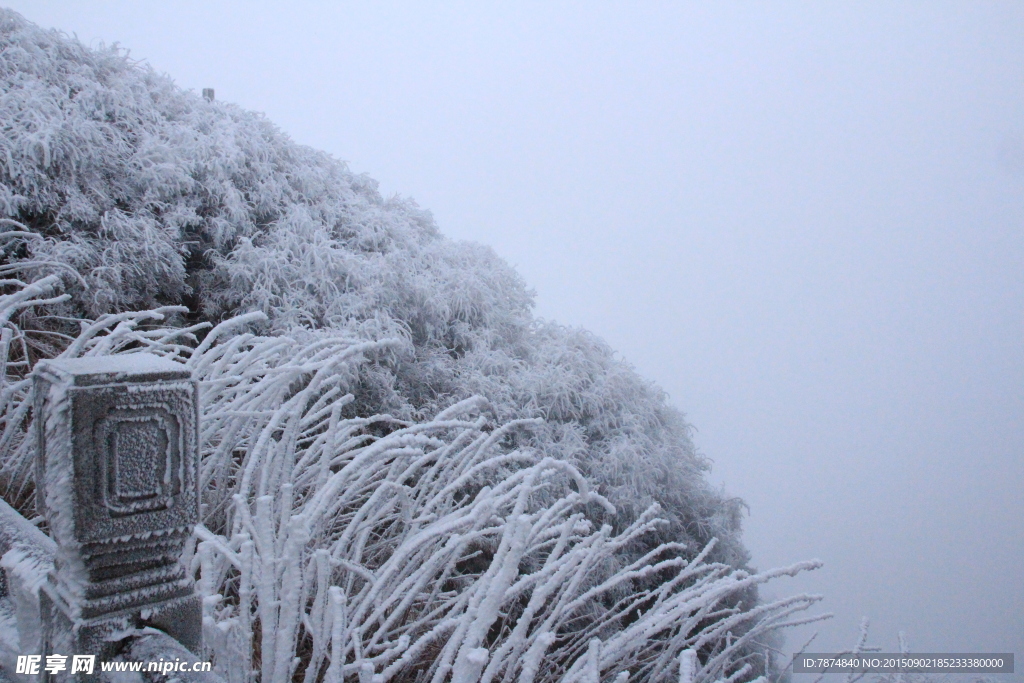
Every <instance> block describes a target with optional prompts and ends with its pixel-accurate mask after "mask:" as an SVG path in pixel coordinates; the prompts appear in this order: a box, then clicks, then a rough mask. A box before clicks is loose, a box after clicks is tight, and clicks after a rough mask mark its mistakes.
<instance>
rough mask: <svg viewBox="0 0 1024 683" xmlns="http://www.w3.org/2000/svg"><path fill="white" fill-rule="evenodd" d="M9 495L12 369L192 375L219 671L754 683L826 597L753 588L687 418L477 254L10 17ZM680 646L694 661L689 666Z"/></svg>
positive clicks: (2, 43) (21, 393) (2, 201)
mask: <svg viewBox="0 0 1024 683" xmlns="http://www.w3.org/2000/svg"><path fill="white" fill-rule="evenodd" d="M0 78H2V79H3V88H2V93H0V124H2V126H3V135H2V136H0V146H2V150H0V209H2V211H3V213H2V216H3V217H4V218H3V219H2V221H0V249H3V258H2V260H0V269H2V273H0V277H2V278H5V279H3V280H2V281H0V285H2V287H3V289H2V294H0V324H2V328H0V363H2V364H3V372H2V373H0V377H2V380H3V386H2V389H0V410H2V423H0V430H2V431H0V494H2V496H3V498H4V499H5V500H7V501H8V502H9V503H11V504H12V505H13V506H15V507H16V508H18V509H19V510H20V511H21V512H22V513H23V514H25V515H26V516H28V517H31V516H33V515H34V511H33V510H34V504H33V499H32V496H33V490H32V478H31V463H32V459H33V457H34V453H33V449H34V444H33V441H32V439H31V438H28V435H29V434H30V432H29V425H30V422H31V419H32V415H31V411H30V400H29V389H30V383H29V379H28V377H29V373H30V371H31V368H32V366H33V365H34V363H35V362H36V361H38V360H39V359H42V358H49V357H56V356H63V357H75V356H95V357H101V356H104V355H109V354H114V353H131V352H133V351H139V350H149V351H151V352H154V353H157V354H160V355H163V356H166V357H168V358H171V359H174V360H177V361H179V362H182V363H185V364H186V365H188V366H189V367H191V368H192V369H193V371H194V372H195V374H196V377H197V378H198V379H199V380H200V386H201V423H200V425H201V450H202V471H201V482H200V483H201V487H202V491H203V497H204V501H203V516H204V522H203V524H202V525H201V526H200V527H199V528H198V529H197V533H196V543H195V544H193V546H191V547H190V548H189V551H188V555H187V557H186V561H187V562H190V563H191V567H192V569H193V570H194V572H195V576H196V577H197V579H198V585H199V588H200V591H201V592H202V594H203V595H204V596H205V603H204V605H205V606H204V613H205V616H204V630H205V633H206V642H207V645H208V647H209V648H210V654H211V655H212V656H213V657H214V661H215V664H216V666H217V669H218V670H219V671H220V672H221V673H222V674H223V675H224V676H225V677H227V678H228V679H230V680H232V681H250V680H254V679H258V680H262V681H265V682H269V681H274V682H281V683H283V682H285V681H289V680H302V681H304V682H306V683H312V682H313V681H319V680H326V681H342V680H359V681H360V682H361V683H369V682H370V681H397V680H410V681H411V680H422V681H428V680H430V681H443V680H451V681H460V682H465V681H498V680H501V681H533V680H536V681H566V682H568V681H596V680H617V681H623V680H626V679H627V678H629V679H630V680H649V681H660V680H672V681H678V680H679V679H680V671H681V668H680V667H681V666H682V668H683V669H684V670H685V671H687V672H689V673H688V676H691V677H692V679H693V680H695V681H708V682H709V683H710V682H711V681H718V680H723V679H724V680H727V681H741V680H749V679H752V678H754V677H757V676H759V675H762V674H769V675H770V674H772V673H773V672H774V673H778V671H777V669H778V667H779V662H777V661H776V655H775V654H774V650H773V649H772V645H773V644H775V645H777V642H778V637H777V629H778V628H779V627H780V626H783V625H785V624H787V623H793V622H799V621H800V620H801V619H806V617H801V615H800V614H799V613H800V612H801V611H802V610H805V609H806V608H807V607H808V606H809V605H811V604H812V603H813V602H814V601H815V599H816V598H814V597H811V596H794V597H791V598H786V599H782V600H778V601H774V602H765V601H762V600H759V598H758V592H757V587H758V586H759V585H760V584H762V583H764V582H765V581H767V580H769V579H771V578H772V577H774V576H778V575H780V574H793V573H795V572H797V571H800V570H803V569H807V568H812V567H813V566H815V564H814V563H803V564H799V565H794V566H793V567H789V568H785V569H780V570H775V571H769V572H758V571H755V570H753V569H751V568H749V567H747V566H746V565H747V559H748V558H747V555H746V552H745V550H744V549H743V546H742V544H741V542H740V528H739V518H740V506H741V503H740V502H739V501H737V500H735V499H730V498H728V497H727V496H725V495H724V494H723V493H722V492H720V491H717V490H715V489H714V488H712V487H711V486H710V485H709V484H708V482H707V480H706V478H705V476H704V473H705V471H706V470H707V467H708V465H707V462H706V461H705V460H704V459H703V458H702V457H701V456H700V455H699V454H698V453H696V451H695V449H694V447H693V443H692V441H691V440H690V437H689V427H688V425H687V423H686V422H685V420H684V419H683V417H682V416H681V415H680V414H679V413H678V412H677V411H676V410H675V409H673V408H672V407H671V406H670V405H669V404H668V403H667V402H666V398H665V396H664V394H663V393H662V392H661V391H660V390H659V389H658V388H657V387H655V386H654V385H652V384H651V383H649V382H647V381H645V380H644V379H642V378H640V377H639V376H638V375H637V374H636V373H635V372H634V371H633V370H632V368H631V367H630V366H628V365H627V364H626V363H624V362H623V361H621V360H619V359H617V358H616V357H615V356H614V354H613V352H612V351H611V350H610V349H609V348H608V347H607V346H606V345H604V344H603V343H602V342H601V341H600V340H599V339H597V338H595V337H594V336H592V335H590V334H589V333H587V332H585V331H582V330H577V329H570V328H566V327H563V326H560V325H557V324H554V323H550V322H545V321H542V320H538V319H536V318H534V317H533V316H532V314H531V307H532V299H531V293H530V291H529V290H528V289H527V288H526V286H525V285H524V283H523V282H522V281H521V279H520V278H519V276H518V275H517V274H516V273H515V272H514V271H513V270H512V269H511V268H510V267H509V266H508V265H507V264H505V263H504V262H503V261H502V260H500V259H499V258H498V257H496V256H495V255H494V254H493V252H491V251H490V250H489V249H487V248H485V247H481V246H478V245H473V244H466V243H458V242H453V241H451V240H448V239H445V238H444V237H442V236H441V235H440V234H439V232H438V230H437V228H436V226H435V225H434V223H433V220H432V218H431V216H430V214H429V213H428V212H426V211H423V210H421V209H419V208H418V207H417V206H416V204H415V203H414V202H412V201H409V200H405V199H400V198H391V199H384V198H382V197H381V196H380V194H379V193H378V192H377V190H376V185H375V183H374V181H372V180H371V179H369V178H367V177H365V176H360V175H355V174H353V173H351V172H350V171H349V170H348V169H347V168H346V166H345V165H344V164H343V163H341V162H339V161H337V160H335V159H333V158H331V157H330V156H328V155H326V154H324V153H321V152H317V151H314V150H311V149H308V148H306V147H302V146H299V145H296V144H295V143H293V142H292V141H291V140H289V139H288V137H287V136H286V135H284V134H283V133H281V132H280V131H278V130H277V129H276V128H275V127H274V126H273V125H272V124H270V123H269V122H268V121H267V120H266V119H265V118H263V117H262V116H260V115H258V114H254V113H252V112H247V111H244V110H242V109H240V108H238V107H235V106H233V105H230V104H223V103H212V102H207V101H204V100H203V99H202V98H200V97H198V96H197V95H195V94H193V93H190V92H185V91H182V90H181V89H179V88H177V87H176V86H175V85H174V84H173V82H172V81H171V80H170V79H169V78H167V77H165V76H161V75H158V74H156V73H154V72H153V71H152V70H151V69H149V68H148V67H146V66H144V65H140V64H137V63H133V62H132V61H130V60H129V59H128V58H127V57H126V56H125V55H124V54H123V53H121V52H118V51H117V50H115V49H108V50H98V51H97V50H90V49H87V48H84V47H83V46H81V45H80V44H79V43H78V42H77V41H74V40H71V39H69V38H67V37H66V36H63V35H61V34H59V33H56V32H49V31H43V30H41V29H39V28H38V27H36V26H34V25H32V24H30V23H28V22H26V21H25V20H23V19H22V18H21V17H19V16H18V15H16V14H14V13H13V12H6V11H5V12H0ZM684 652H685V653H686V654H683V653H684Z"/></svg>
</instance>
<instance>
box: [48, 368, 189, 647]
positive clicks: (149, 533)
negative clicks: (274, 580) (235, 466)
mask: <svg viewBox="0 0 1024 683" xmlns="http://www.w3.org/2000/svg"><path fill="white" fill-rule="evenodd" d="M35 410H36V415H37V419H36V424H37V439H38V444H39V447H38V459H37V472H36V486H37V493H36V500H37V505H38V507H39V512H40V514H42V515H44V516H45V517H46V520H47V522H48V524H49V526H50V531H51V534H52V535H53V537H54V540H55V541H56V542H57V556H56V560H55V563H54V565H55V569H54V572H53V574H52V575H51V576H50V578H49V581H48V582H47V584H46V585H45V586H44V587H43V591H41V595H40V601H41V603H42V605H41V607H42V611H43V612H44V615H45V621H46V623H45V624H44V639H45V640H46V645H45V651H46V652H47V653H51V652H52V653H59V654H96V655H98V656H99V657H100V658H106V657H109V656H111V655H112V654H113V653H114V651H115V650H116V647H117V645H116V642H114V641H111V640H110V638H111V636H113V635H115V634H116V633H118V632H121V631H124V630H126V629H132V628H139V627H142V626H154V627H156V628H159V629H161V630H163V631H165V632H167V633H169V634H170V635H171V636H173V637H175V638H176V639H177V640H178V641H179V642H181V643H182V644H183V645H185V646H186V647H188V648H189V649H191V650H193V651H194V652H197V653H198V650H199V649H200V648H201V645H202V616H201V615H202V610H201V605H200V601H199V598H198V596H196V594H195V591H194V587H193V585H192V580H191V577H190V576H189V575H188V574H187V572H186V571H185V568H184V567H183V566H182V565H181V562H180V558H181V553H182V550H183V548H184V545H185V543H186V541H187V540H188V538H189V536H190V535H191V533H192V530H193V528H194V527H195V524H196V523H197V522H198V521H199V491H198V466H199V465H198V389H197V383H196V382H195V381H194V380H193V379H192V377H191V373H190V372H189V370H188V369H187V368H185V367H184V366H182V365H180V364H178V363H175V362H173V361H170V360H167V359H164V358H160V357H158V356H154V355H151V354H146V353H137V354H126V355H120V356H105V357H98V358H77V359H67V360H51V361H43V362H40V363H39V364H38V366H37V367H36V371H35Z"/></svg>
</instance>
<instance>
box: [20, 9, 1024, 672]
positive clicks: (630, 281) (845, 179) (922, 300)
mask: <svg viewBox="0 0 1024 683" xmlns="http://www.w3.org/2000/svg"><path fill="white" fill-rule="evenodd" d="M7 4H8V6H11V7H13V8H14V9H15V10H17V11H18V12H21V13H22V14H23V15H24V16H25V17H26V18H28V19H29V20H31V21H34V22H36V23H38V24H40V25H42V26H45V27H56V28H59V29H61V30H64V31H66V32H67V33H69V34H70V33H76V34H77V35H78V37H79V39H81V40H82V41H83V42H84V43H86V44H87V45H93V46H95V45H98V44H99V42H100V41H105V42H107V43H110V42H115V41H117V42H120V43H121V44H122V45H123V46H125V47H128V48H130V49H131V51H132V56H133V57H134V58H136V59H145V60H147V61H148V62H149V63H150V64H152V65H153V66H154V67H155V68H156V69H157V70H158V71H163V72H167V73H169V74H170V75H171V76H172V77H174V78H175V80H176V81H177V82H178V84H179V85H181V86H183V87H186V88H192V89H195V90H199V89H200V88H203V87H214V88H215V89H216V93H217V99H219V100H227V101H231V102H236V103H238V104H240V105H242V106H244V107H247V108H251V109H256V110H259V111H263V112H265V113H266V114H267V116H268V117H269V118H270V119H271V120H273V121H274V122H275V123H277V124H278V125H279V126H280V127H281V128H282V129H284V130H285V131H287V132H288V133H290V134H291V135H292V137H294V138H295V139H296V140H297V141H299V142H302V143H305V144H309V145H312V146H314V147H318V148H321V149H325V150H327V151H329V152H331V153H333V154H334V155H336V156H337V157H339V158H342V159H345V160H346V161H348V162H349V163H350V165H351V167H352V169H353V170H355V171H357V172H362V171H365V172H368V173H369V174H370V175H372V176H373V177H375V178H376V179H378V180H379V181H381V188H382V190H383V191H384V192H385V193H386V194H391V193H394V192H399V193H401V194H403V195H407V196H412V197H414V198H415V199H416V200H417V201H418V202H419V203H420V205H421V206H424V207H426V208H429V209H431V210H432V211H433V212H434V215H435V217H436V218H437V222H438V224H439V226H440V228H441V230H442V231H443V232H444V233H445V234H447V235H449V236H451V237H455V238H459V239H468V240H473V241H478V242H482V243H485V244H488V245H490V246H492V247H493V248H494V249H495V250H496V251H497V252H498V253H499V254H500V255H501V256H503V257H504V258H506V259H507V260H508V261H510V262H511V263H513V264H514V265H515V266H516V267H517V268H518V269H519V271H520V273H522V275H523V276H524V277H525V279H526V280H527V281H528V282H529V283H530V285H531V286H533V287H534V288H535V289H536V290H537V311H538V313H539V314H540V315H541V316H543V317H546V318H552V319H555V320H558V321H560V322H564V323H569V324H573V325H582V326H584V327H587V328H589V329H590V330H592V331H594V332H596V333H597V334H599V335H600V336H602V337H603V338H605V339H606V340H607V341H608V342H609V343H610V344H611V345H612V346H613V347H615V348H616V349H618V350H619V351H620V352H621V353H622V355H623V356H624V357H625V358H626V359H628V360H629V361H630V362H632V363H633V364H634V365H636V366H637V368H638V369H639V370H640V371H641V372H642V373H643V374H644V375H646V376H647V377H650V378H652V379H654V380H655V381H657V382H658V383H659V384H660V385H661V386H662V387H663V388H664V389H665V390H666V391H667V392H669V394H670V395H671V397H672V400H673V402H674V403H675V404H676V405H677V406H678V407H680V408H681V409H682V410H684V411H685V412H686V413H687V415H688V416H689V419H690V421H691V422H692V423H693V424H694V425H695V426H696V428H697V430H698V431H697V432H696V434H695V438H696V442H697V444H698V446H699V447H700V448H701V450H702V451H703V452H704V453H705V454H707V455H708V456H710V457H711V458H712V459H713V460H714V463H715V466H714V471H713V472H712V475H711V476H712V480H713V481H715V482H716V483H724V485H725V487H726V488H727V489H728V490H729V491H730V492H731V493H734V494H736V495H739V496H741V497H742V498H744V499H745V500H746V501H747V503H748V504H749V505H750V509H751V513H750V517H749V518H748V519H747V522H746V534H745V538H746V542H747V544H748V546H749V547H750V549H751V550H752V552H753V555H754V563H755V565H757V566H759V567H762V568H767V567H768V566H775V565H779V564H784V563H791V562H795V561H798V560H802V559H808V558H812V557H820V558H821V559H823V560H824V561H825V562H826V566H825V568H824V569H823V570H820V571H818V572H815V573H814V574H811V575H809V576H807V577H805V578H802V579H797V580H791V581H788V582H779V583H777V584H775V585H774V586H772V587H771V590H772V592H774V593H775V594H777V595H783V594H787V593H790V592H796V591H805V590H806V591H812V592H822V593H825V594H826V595H827V600H826V601H825V603H824V607H823V609H824V610H828V611H833V612H835V613H836V618H835V619H834V620H832V621H831V622H829V623H826V624H825V625H823V626H820V627H819V628H820V630H821V631H822V634H821V636H819V640H818V641H817V642H816V644H815V648H814V649H818V650H831V649H840V648H843V647H849V646H852V645H853V643H854V640H855V636H856V632H857V624H858V621H859V619H860V617H861V616H862V615H868V616H870V617H871V618H872V620H873V627H872V634H873V635H872V638H871V642H872V643H873V644H875V645H879V646H882V647H883V649H886V650H893V649H896V645H897V642H896V633H897V631H898V630H900V629H903V630H905V631H907V633H908V635H909V640H910V645H911V647H912V649H914V650H915V651H918V652H924V651H989V652H993V651H1015V652H1016V653H1017V655H1018V658H1020V657H1021V656H1024V571H1022V567H1024V4H1021V3H1019V2H1000V3H996V2H987V3H977V2H975V3H967V2H963V3H959V4H952V3H941V2H918V3H882V2H875V3H864V2H859V3H843V4H840V3H813V4H812V3H801V4H797V3H775V4H773V5H767V4H754V3H733V4H725V3H718V4H716V5H715V7H714V8H711V9H707V8H699V7H697V6H696V5H695V4H686V5H683V6H680V3H650V2H644V3H615V4H612V3H582V2H581V3H557V4H558V7H551V6H549V4H548V3H515V4H514V5H512V4H511V3H509V4H505V5H504V6H502V7H493V6H490V4H489V3H451V2H449V3H444V7H436V6H435V7H431V8H428V7H427V4H426V3H415V4H414V3H374V4H373V5H372V6H371V4H370V3H364V4H363V5H362V6H354V5H350V4H343V3H334V2H326V1H325V2H319V3H312V2H305V3H303V2H289V3H270V2H215V1H207V2H159V3H157V2H101V1H98V0H94V1H91V2H88V3H80V2H70V1H65V2H50V1H47V0H30V1H29V0H18V1H10V0H9V1H8V3H7ZM797 639H798V637H797V636H796V635H794V636H791V637H790V644H794V643H795V641H796V640H797ZM1020 666H1021V665H1020V663H1018V667H1020ZM1017 677H1018V678H1020V675H1019V674H1018V676H1017Z"/></svg>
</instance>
